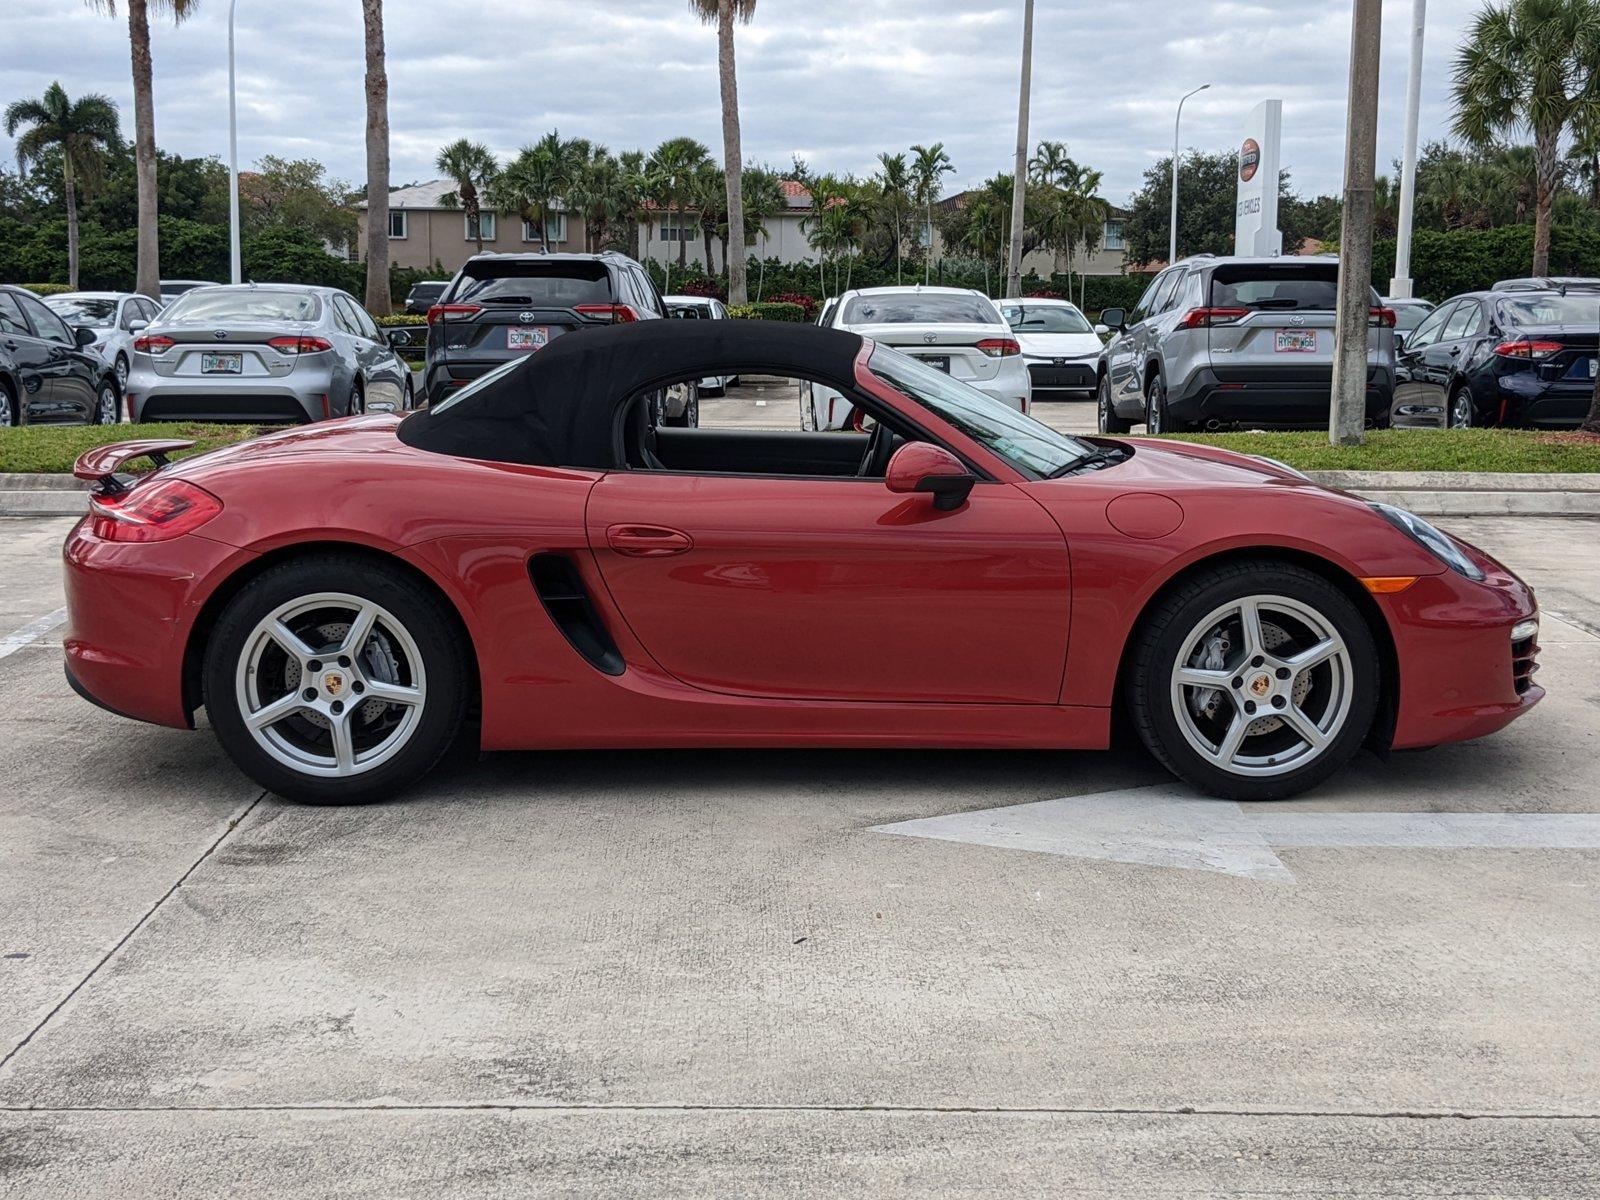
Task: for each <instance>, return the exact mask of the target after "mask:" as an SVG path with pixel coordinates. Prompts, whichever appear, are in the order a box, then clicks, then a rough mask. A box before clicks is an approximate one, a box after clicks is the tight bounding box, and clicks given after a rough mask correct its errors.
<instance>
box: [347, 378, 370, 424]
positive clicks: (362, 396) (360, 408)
mask: <svg viewBox="0 0 1600 1200" xmlns="http://www.w3.org/2000/svg"><path fill="white" fill-rule="evenodd" d="M366 411H367V396H366V393H365V392H363V391H362V390H361V380H360V378H359V377H358V378H357V379H356V381H355V383H353V384H351V385H350V399H348V400H346V401H345V403H344V415H345V416H347V417H359V416H360V415H361V414H362V413H364V412H366Z"/></svg>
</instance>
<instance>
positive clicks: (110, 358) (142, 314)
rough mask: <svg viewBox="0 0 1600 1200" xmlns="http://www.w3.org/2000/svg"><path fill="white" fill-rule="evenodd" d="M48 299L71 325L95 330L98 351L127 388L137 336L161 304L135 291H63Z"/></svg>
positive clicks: (121, 383) (119, 382) (58, 313)
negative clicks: (136, 293) (134, 342)
mask: <svg viewBox="0 0 1600 1200" xmlns="http://www.w3.org/2000/svg"><path fill="white" fill-rule="evenodd" d="M44 302H45V304H46V306H48V307H49V308H50V309H52V310H53V311H54V312H55V314H56V315H57V316H58V317H60V318H61V319H62V320H63V321H65V322H66V323H67V324H68V325H73V326H76V327H78V328H80V329H88V330H91V331H93V333H94V346H93V349H94V352H95V353H96V354H98V355H99V356H100V361H101V362H103V363H105V365H106V366H108V367H110V368H111V369H112V371H113V372H115V373H116V376H117V386H118V387H119V388H121V389H122V390H123V391H127V390H128V371H129V370H130V369H131V368H132V365H133V339H134V337H135V336H136V335H137V334H138V333H139V331H140V330H141V329H143V328H144V327H145V326H146V325H148V324H149V323H150V322H151V320H153V319H154V317H155V315H156V314H157V313H158V312H160V311H161V306H160V305H159V304H157V303H156V302H155V301H154V300H151V299H150V298H149V297H147V296H139V295H135V294H134V293H132V292H62V293H60V294H58V295H55V296H46V297H45V298H44Z"/></svg>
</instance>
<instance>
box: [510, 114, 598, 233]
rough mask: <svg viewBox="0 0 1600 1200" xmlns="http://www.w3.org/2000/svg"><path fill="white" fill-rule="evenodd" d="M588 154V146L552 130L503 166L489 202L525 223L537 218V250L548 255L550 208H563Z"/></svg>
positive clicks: (525, 147)
mask: <svg viewBox="0 0 1600 1200" xmlns="http://www.w3.org/2000/svg"><path fill="white" fill-rule="evenodd" d="M587 153H588V143H587V142H582V141H569V140H563V138H562V137H561V132H560V130H556V129H552V130H551V131H550V132H549V133H547V134H545V135H544V136H543V137H542V138H540V139H539V140H538V141H537V142H535V143H533V145H531V146H524V147H523V148H522V150H521V151H520V152H519V153H518V154H517V157H516V158H514V159H512V160H511V162H510V163H508V164H507V165H506V168H505V170H503V171H501V172H500V174H499V175H498V176H497V177H496V178H495V180H494V182H493V183H491V184H490V185H489V189H490V199H491V200H493V202H494V206H495V207H496V208H504V209H511V210H512V211H515V212H519V213H521V214H522V216H523V218H524V219H525V220H528V221H532V220H534V219H535V218H537V219H538V221H539V248H540V249H541V250H546V251H548V250H549V249H550V244H549V236H550V211H551V208H552V207H553V206H554V205H555V203H556V202H557V201H561V202H562V204H563V205H565V203H566V196H567V189H568V188H569V187H570V186H571V184H572V177H573V173H574V169H575V167H576V165H577V163H578V161H579V159H580V158H582V157H586V156H587Z"/></svg>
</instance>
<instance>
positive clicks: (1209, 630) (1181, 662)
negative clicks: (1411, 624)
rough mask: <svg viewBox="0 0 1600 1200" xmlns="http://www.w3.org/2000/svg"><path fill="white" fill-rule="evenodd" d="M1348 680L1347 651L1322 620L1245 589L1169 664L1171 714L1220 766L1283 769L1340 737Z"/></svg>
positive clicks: (1198, 628) (1243, 770)
mask: <svg viewBox="0 0 1600 1200" xmlns="http://www.w3.org/2000/svg"><path fill="white" fill-rule="evenodd" d="M1352 681H1353V671H1352V668H1351V661H1350V651H1349V649H1348V647H1347V646H1346V645H1345V641H1344V638H1343V637H1341V636H1340V634H1339V632H1338V630H1337V629H1335V628H1334V626H1333V624H1332V623H1331V622H1330V621H1329V620H1328V619H1327V618H1326V617H1324V616H1323V615H1322V614H1321V613H1319V612H1318V611H1317V610H1316V609H1314V608H1312V607H1311V606H1310V605H1308V604H1304V603H1302V602H1300V601H1298V600H1295V599H1292V598H1290V597H1288V596H1249V597H1245V598H1243V599H1241V600H1237V601H1230V602H1229V603H1227V604H1223V605H1221V606H1219V607H1217V608H1216V609H1214V610H1213V611H1212V612H1210V613H1209V614H1207V615H1206V616H1205V617H1204V618H1202V619H1201V620H1200V621H1199V622H1198V623H1196V624H1195V626H1194V627H1193V628H1192V630H1191V631H1190V633H1189V636H1188V639H1187V641H1186V642H1185V645H1184V649H1183V650H1182V651H1181V652H1180V654H1179V657H1178V661H1177V665H1176V666H1175V667H1174V668H1173V671H1172V687H1171V699H1172V711H1173V715H1174V716H1175V717H1176V718H1177V721H1178V728H1179V729H1180V730H1182V732H1183V736H1184V738H1185V739H1186V740H1187V741H1188V743H1189V744H1190V746H1192V747H1193V748H1194V749H1195V750H1196V751H1197V752H1198V753H1200V754H1201V755H1202V756H1203V757H1204V758H1206V759H1207V760H1209V761H1210V762H1211V763H1213V764H1214V765H1215V766H1217V767H1218V768H1220V769H1221V770H1224V771H1227V772H1230V773H1232V774H1238V775H1281V774H1284V773H1286V772H1288V771H1293V770H1296V769H1298V768H1300V767H1302V766H1305V765H1306V764H1307V763H1309V762H1310V761H1311V760H1313V759H1315V758H1316V757H1317V756H1318V755H1320V754H1322V753H1323V751H1325V750H1326V749H1327V748H1328V746H1329V745H1330V744H1331V743H1332V742H1333V740H1334V739H1335V738H1336V737H1338V735H1339V732H1340V730H1341V729H1342V728H1343V727H1344V722H1345V720H1346V719H1347V718H1348V716H1349V714H1350V701H1351V687H1352Z"/></svg>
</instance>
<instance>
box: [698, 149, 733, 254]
mask: <svg viewBox="0 0 1600 1200" xmlns="http://www.w3.org/2000/svg"><path fill="white" fill-rule="evenodd" d="M723 174H724V173H723V172H722V171H721V170H720V169H719V168H718V167H717V164H716V163H714V162H711V161H709V160H707V161H706V162H703V163H701V164H700V169H699V170H698V171H696V172H695V173H694V179H693V181H692V183H691V185H690V186H691V189H692V191H691V195H692V197H693V204H694V206H695V208H696V209H697V210H698V211H699V213H700V236H701V237H702V238H704V239H705V244H706V274H707V275H715V274H716V273H717V267H716V263H715V262H713V261H712V258H711V242H712V239H713V238H715V237H716V236H717V235H718V234H719V233H723V234H725V235H726V236H727V238H728V240H729V241H731V240H732V237H733V231H732V230H731V229H730V228H729V224H730V222H729V219H728V213H727V211H726V209H727V204H726V201H727V195H728V184H727V181H726V180H725V179H723V177H722V176H723ZM740 240H741V241H742V240H743V239H740ZM728 266H729V264H728V255H727V248H726V247H725V248H724V251H723V255H722V269H723V270H724V271H726V270H727V269H728Z"/></svg>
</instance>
